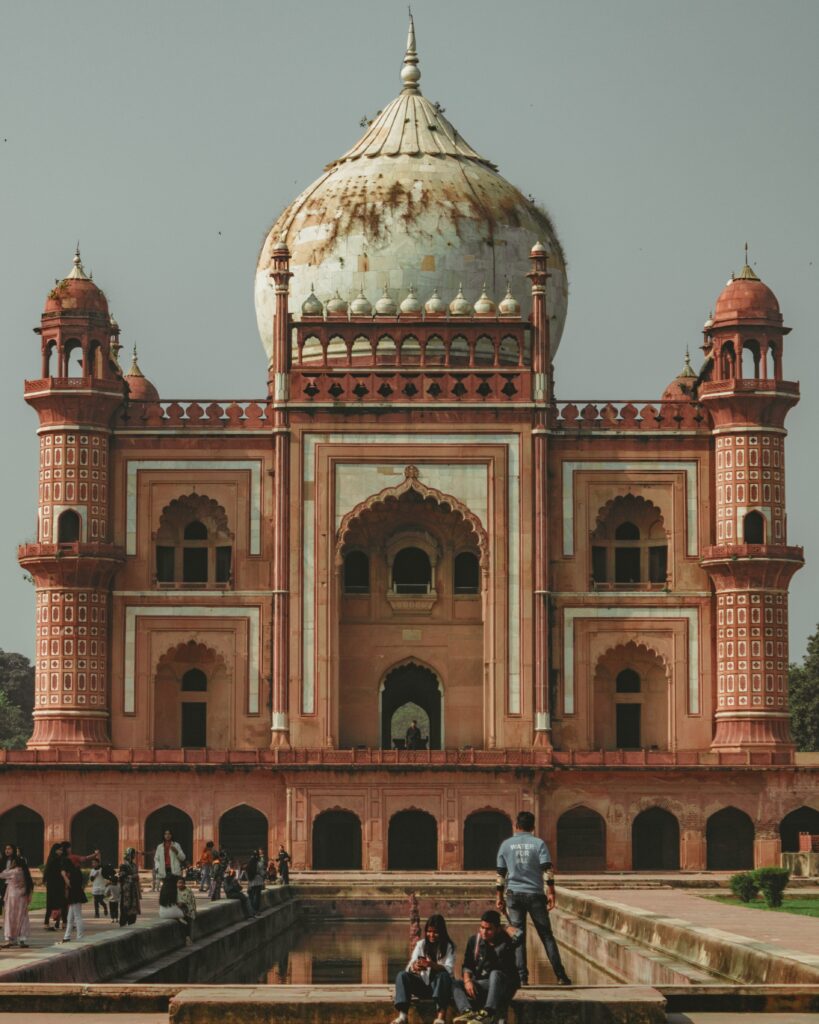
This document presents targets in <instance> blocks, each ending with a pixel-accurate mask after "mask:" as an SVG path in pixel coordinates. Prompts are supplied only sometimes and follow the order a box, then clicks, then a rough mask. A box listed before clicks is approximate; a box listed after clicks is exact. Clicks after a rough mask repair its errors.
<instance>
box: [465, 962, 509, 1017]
mask: <svg viewBox="0 0 819 1024" xmlns="http://www.w3.org/2000/svg"><path fill="white" fill-rule="evenodd" d="M472 984H473V985H474V986H475V998H474V999H470V998H469V996H468V995H467V994H466V989H465V988H464V983H463V982H462V981H454V982H453V983H452V997H453V999H454V1000H455V1005H456V1006H457V1007H458V1012H459V1013H466V1011H467V1010H480V1008H481V1007H482V1006H485V1007H486V1009H487V1010H489V1011H490V1013H494V1014H498V1015H499V1014H502V1013H503V1012H504V1010H505V1009H506V1006H507V1004H508V1002H509V1000H510V999H511V998H512V996H513V995H514V994H515V992H516V991H517V985H515V986H514V987H513V986H512V983H511V982H510V980H509V979H508V978H507V977H506V975H505V974H504V973H503V971H491V972H490V974H489V977H488V978H480V979H478V978H473V979H472Z"/></svg>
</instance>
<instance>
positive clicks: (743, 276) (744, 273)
mask: <svg viewBox="0 0 819 1024" xmlns="http://www.w3.org/2000/svg"><path fill="white" fill-rule="evenodd" d="M739 280H740V281H758V280H759V278H758V277H757V276H756V274H755V273H754V271H753V268H752V267H751V264H750V263H749V262H748V243H747V242H746V243H745V265H744V266H743V268H742V270H740V272H739Z"/></svg>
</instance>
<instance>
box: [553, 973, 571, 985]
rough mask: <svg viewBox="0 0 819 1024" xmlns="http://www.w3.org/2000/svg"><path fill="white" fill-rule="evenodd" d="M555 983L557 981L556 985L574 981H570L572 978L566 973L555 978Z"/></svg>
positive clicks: (568, 983)
mask: <svg viewBox="0 0 819 1024" xmlns="http://www.w3.org/2000/svg"><path fill="white" fill-rule="evenodd" d="M557 983H558V985H573V984H574V982H573V981H572V979H571V978H570V977H569V975H568V974H562V975H561V976H560V977H559V978H558V979H557Z"/></svg>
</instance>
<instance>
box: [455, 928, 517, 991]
mask: <svg viewBox="0 0 819 1024" xmlns="http://www.w3.org/2000/svg"><path fill="white" fill-rule="evenodd" d="M522 938H523V932H518V934H517V937H516V938H514V939H513V938H510V937H509V936H508V935H507V934H506V932H503V933H502V935H500V936H499V937H498V942H497V943H496V945H494V946H492V945H490V943H488V942H484V940H483V939H482V938H481V937H480V936H479V935H477V934H476V935H471V936H470V937H469V938H468V939H467V942H466V949H465V950H464V963H463V970H464V971H469V973H470V974H471V975H472V977H473V978H474V979H475V980H476V981H480V980H482V979H484V978H488V977H489V975H490V974H491V972H492V971H501V972H502V973H503V975H504V977H505V978H506V980H507V982H508V984H509V985H510V986H511V988H512V991H516V990H517V988H518V985H519V984H520V976H519V975H518V969H517V967H516V965H515V949H516V948H517V947H518V946H519V945H520V943H521V940H522Z"/></svg>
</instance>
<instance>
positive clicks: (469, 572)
mask: <svg viewBox="0 0 819 1024" xmlns="http://www.w3.org/2000/svg"><path fill="white" fill-rule="evenodd" d="M454 584H455V587H454V589H455V593H456V594H477V593H479V591H480V589H481V567H480V563H479V562H478V557H477V555H475V554H473V553H472V552H471V551H462V552H461V553H460V554H459V555H456V556H455V572H454Z"/></svg>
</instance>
